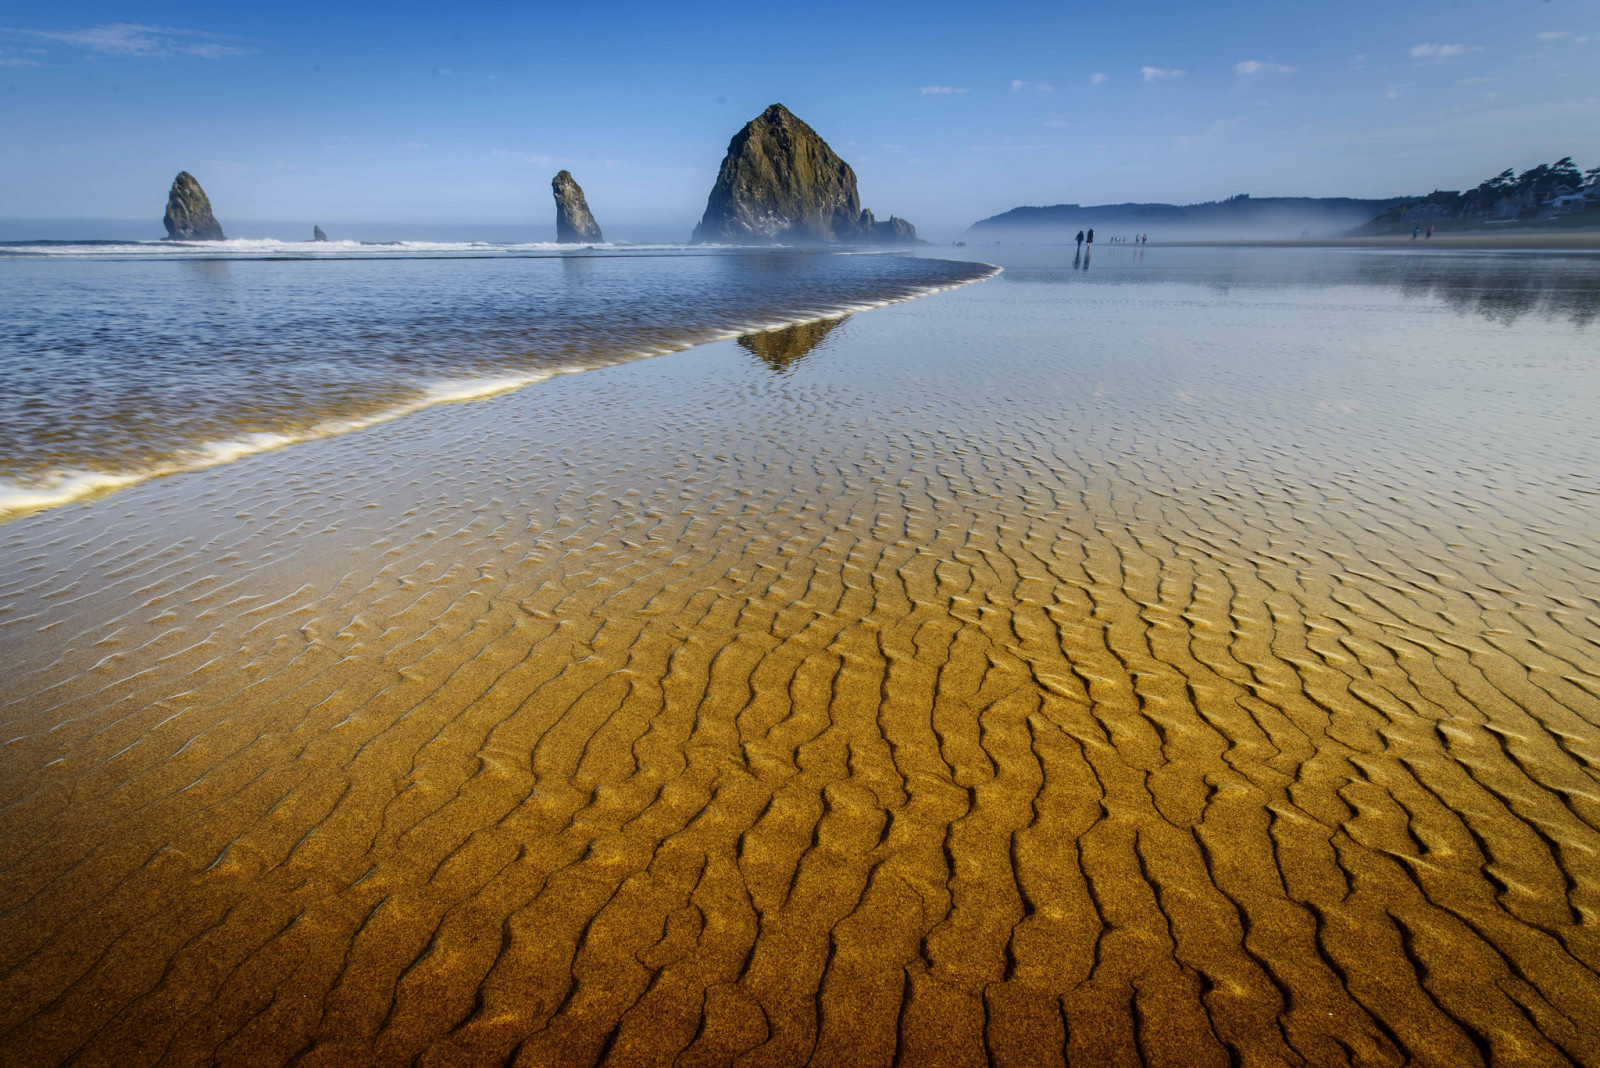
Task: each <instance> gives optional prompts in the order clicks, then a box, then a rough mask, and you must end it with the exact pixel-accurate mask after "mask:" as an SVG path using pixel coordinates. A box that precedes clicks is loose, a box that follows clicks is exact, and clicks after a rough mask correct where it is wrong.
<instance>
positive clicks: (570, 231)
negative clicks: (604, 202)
mask: <svg viewBox="0 0 1600 1068" xmlns="http://www.w3.org/2000/svg"><path fill="white" fill-rule="evenodd" d="M550 189H551V191H552V192H554V193H555V195H556V240H557V241H559V242H561V243H562V244H563V245H577V244H589V243H592V242H596V241H604V240H605V238H603V237H601V236H600V226H599V224H597V223H596V222H595V221H594V216H593V215H591V214H589V202H588V201H587V200H585V199H584V198H583V190H582V189H581V188H579V186H578V183H577V182H575V181H573V180H572V175H571V174H569V173H568V172H566V171H562V172H561V173H560V174H558V175H556V176H555V177H554V178H552V179H550Z"/></svg>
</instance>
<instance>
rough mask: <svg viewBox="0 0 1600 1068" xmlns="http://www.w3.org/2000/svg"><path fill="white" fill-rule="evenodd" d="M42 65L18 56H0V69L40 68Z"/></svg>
mask: <svg viewBox="0 0 1600 1068" xmlns="http://www.w3.org/2000/svg"><path fill="white" fill-rule="evenodd" d="M42 66H44V64H43V63H39V62H36V61H34V60H31V59H23V58H21V57H20V56H0V67H42Z"/></svg>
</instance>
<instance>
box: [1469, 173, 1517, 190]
mask: <svg viewBox="0 0 1600 1068" xmlns="http://www.w3.org/2000/svg"><path fill="white" fill-rule="evenodd" d="M1516 188H1517V172H1516V171H1514V170H1512V169H1511V168H1510V167H1507V168H1506V169H1505V170H1503V171H1501V172H1500V173H1499V174H1497V175H1495V176H1494V177H1493V178H1486V179H1484V180H1483V181H1482V182H1481V183H1479V185H1478V188H1477V189H1476V190H1474V192H1477V193H1481V194H1483V195H1484V196H1490V197H1503V196H1509V195H1510V194H1511V193H1512V192H1513V191H1514V190H1515V189H1516Z"/></svg>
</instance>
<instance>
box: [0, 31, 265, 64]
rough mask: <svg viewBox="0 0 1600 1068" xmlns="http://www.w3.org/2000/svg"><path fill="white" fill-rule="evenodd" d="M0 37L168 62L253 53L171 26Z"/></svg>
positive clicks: (10, 33)
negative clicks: (188, 58) (190, 58)
mask: <svg viewBox="0 0 1600 1068" xmlns="http://www.w3.org/2000/svg"><path fill="white" fill-rule="evenodd" d="M0 35H5V36H9V37H25V38H28V39H30V40H34V41H54V42H56V43H58V44H64V45H70V46H71V47H73V48H81V49H83V50H84V51H86V52H94V53H96V54H98V55H103V56H134V57H141V58H151V59H168V58H170V57H172V56H199V57H200V58H201V59H222V58H223V57H224V56H243V55H248V54H249V53H250V52H251V51H252V50H251V49H248V48H240V47H239V46H237V45H232V44H225V43H224V42H226V41H229V40H233V39H234V38H230V37H225V36H223V35H222V34H218V33H206V32H205V31H203V30H180V29H175V28H173V27H171V26H145V25H140V24H137V23H130V22H112V23H108V24H107V25H105V26H91V27H89V28H88V29H85V30H18V29H11V28H9V27H0Z"/></svg>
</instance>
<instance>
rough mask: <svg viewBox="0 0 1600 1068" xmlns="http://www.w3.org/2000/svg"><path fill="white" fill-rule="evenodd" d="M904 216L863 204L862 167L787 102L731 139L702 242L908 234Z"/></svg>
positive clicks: (872, 238) (699, 231)
mask: <svg viewBox="0 0 1600 1068" xmlns="http://www.w3.org/2000/svg"><path fill="white" fill-rule="evenodd" d="M902 232H905V233H909V234H910V239H909V241H908V242H905V243H915V241H916V229H915V227H913V226H912V225H911V224H910V223H908V222H906V221H905V220H904V219H895V218H891V219H890V221H889V222H887V223H878V222H876V221H875V220H874V219H873V217H872V213H871V212H870V211H865V212H864V211H862V209H861V197H860V195H859V194H858V193H857V191H856V173H855V171H853V170H851V169H850V164H848V163H846V162H845V161H844V160H842V159H840V158H839V156H838V155H837V154H836V153H835V152H834V151H833V149H831V148H829V147H828V143H827V142H826V141H824V140H823V139H822V138H821V137H819V136H817V132H816V131H815V130H813V129H812V128H811V127H809V126H807V125H806V124H805V123H803V122H801V121H800V120H799V119H797V118H796V117H795V116H794V115H793V114H792V113H791V112H790V111H789V109H788V108H786V107H784V106H783V105H782V104H773V105H772V106H771V107H769V108H768V109H767V110H766V111H763V112H762V113H761V114H760V115H759V116H757V117H756V118H754V119H752V120H750V122H748V123H746V124H745V127H744V129H742V130H740V131H739V132H738V133H737V134H736V135H734V138H733V140H732V141H731V142H729V144H728V154H727V156H726V157H724V158H723V160H722V169H721V170H720V171H719V172H718V173H717V184H716V185H715V186H713V187H712V189H711V196H710V198H709V199H707V201H706V213H705V216H704V217H703V218H702V219H701V220H700V225H699V226H697V227H695V230H694V237H693V241H694V242H695V243H696V244H701V243H705V242H718V243H727V244H739V245H744V244H786V245H788V244H801V245H814V244H833V243H836V242H846V243H849V242H855V243H878V242H884V241H896V242H900V241H903V240H904V239H903V238H900V237H897V236H892V235H899V234H901V233H902Z"/></svg>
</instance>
